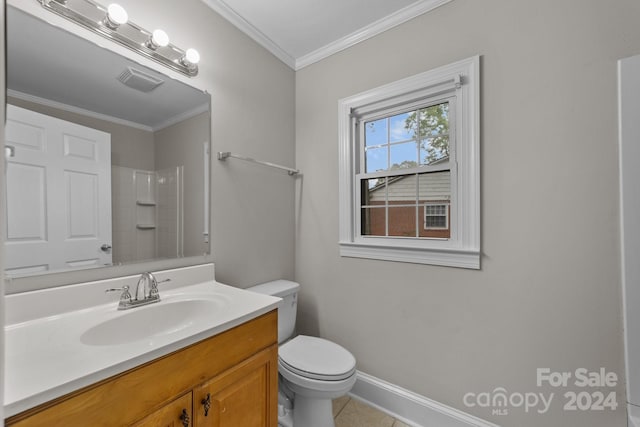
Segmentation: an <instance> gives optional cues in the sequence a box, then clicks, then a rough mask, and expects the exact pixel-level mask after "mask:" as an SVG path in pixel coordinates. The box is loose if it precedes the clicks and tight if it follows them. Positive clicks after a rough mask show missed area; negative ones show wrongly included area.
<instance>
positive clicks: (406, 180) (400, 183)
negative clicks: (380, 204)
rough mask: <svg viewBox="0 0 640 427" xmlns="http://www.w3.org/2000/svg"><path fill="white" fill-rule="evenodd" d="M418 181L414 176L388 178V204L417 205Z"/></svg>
mask: <svg viewBox="0 0 640 427" xmlns="http://www.w3.org/2000/svg"><path fill="white" fill-rule="evenodd" d="M417 195H418V179H417V176H416V175H415V174H412V175H401V176H394V177H391V178H389V187H388V199H389V203H390V204H403V205H407V204H410V205H415V204H417Z"/></svg>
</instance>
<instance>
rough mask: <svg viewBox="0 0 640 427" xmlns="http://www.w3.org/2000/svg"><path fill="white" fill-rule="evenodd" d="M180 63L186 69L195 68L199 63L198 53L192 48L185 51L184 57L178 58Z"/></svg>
mask: <svg viewBox="0 0 640 427" xmlns="http://www.w3.org/2000/svg"><path fill="white" fill-rule="evenodd" d="M180 62H181V63H182V65H184V66H185V67H187V68H193V67H195V68H197V67H198V62H200V53H199V52H198V51H197V50H195V49H193V48H190V49H187V51H186V52H185V54H184V56H183V57H182V58H180Z"/></svg>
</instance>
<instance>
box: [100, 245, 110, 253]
mask: <svg viewBox="0 0 640 427" xmlns="http://www.w3.org/2000/svg"><path fill="white" fill-rule="evenodd" d="M100 250H101V251H102V252H108V251H110V250H111V245H107V244H106V243H105V244H104V245H102V246H100Z"/></svg>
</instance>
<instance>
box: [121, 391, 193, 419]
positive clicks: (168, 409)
mask: <svg viewBox="0 0 640 427" xmlns="http://www.w3.org/2000/svg"><path fill="white" fill-rule="evenodd" d="M191 408H192V393H187V394H185V395H184V396H182V397H179V398H177V399H176V400H174V401H173V402H171V403H169V404H168V405H165V406H163V407H162V408H160V409H158V410H157V411H155V412H153V413H151V414H150V415H147V416H146V417H145V418H144V419H143V420H142V421H140V422H137V423H135V424H134V425H133V427H184V426H187V427H189V426H191V425H193V424H192V423H191V420H192V419H193V413H192V411H191Z"/></svg>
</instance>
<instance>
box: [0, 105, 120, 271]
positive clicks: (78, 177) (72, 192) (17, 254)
mask: <svg viewBox="0 0 640 427" xmlns="http://www.w3.org/2000/svg"><path fill="white" fill-rule="evenodd" d="M5 135H6V139H5V141H6V145H7V146H11V147H12V148H13V152H14V154H13V157H10V158H8V165H7V181H6V182H7V189H6V190H7V240H6V259H5V268H6V271H7V272H8V273H9V274H11V275H15V274H33V273H39V272H45V271H64V270H69V269H78V268H90V267H98V266H102V265H110V264H111V135H110V134H108V133H105V132H102V131H99V130H96V129H91V128H88V127H85V126H80V125H77V124H75V123H71V122H67V121H64V120H60V119H57V118H54V117H50V116H46V115H44V114H39V113H35V112H33V111H29V110H25V109H23V108H18V107H15V106H12V105H8V106H7V124H6V129H5Z"/></svg>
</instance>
